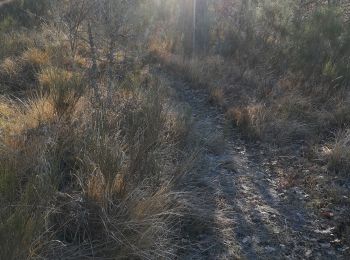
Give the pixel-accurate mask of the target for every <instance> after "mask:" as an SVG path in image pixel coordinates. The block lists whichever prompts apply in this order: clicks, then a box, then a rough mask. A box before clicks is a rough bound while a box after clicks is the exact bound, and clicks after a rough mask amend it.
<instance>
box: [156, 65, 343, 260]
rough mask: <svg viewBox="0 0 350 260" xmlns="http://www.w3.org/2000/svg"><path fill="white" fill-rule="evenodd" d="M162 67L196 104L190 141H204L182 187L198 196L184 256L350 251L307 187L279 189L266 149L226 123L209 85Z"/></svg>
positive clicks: (182, 96) (330, 255) (184, 102)
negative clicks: (312, 205)
mask: <svg viewBox="0 0 350 260" xmlns="http://www.w3.org/2000/svg"><path fill="white" fill-rule="evenodd" d="M156 74H157V76H158V77H161V78H162V80H163V81H165V82H166V84H168V85H169V86H170V87H171V89H173V92H174V97H175V98H174V99H175V101H174V102H177V103H178V106H187V107H189V109H190V110H191V113H192V118H193V123H192V132H193V134H192V137H191V138H193V139H194V140H192V141H191V142H193V143H199V144H202V147H203V148H202V153H201V154H200V156H199V157H200V158H199V160H198V163H197V164H198V166H197V167H196V169H195V170H194V171H193V173H191V174H190V175H189V176H188V177H187V180H186V185H185V186H186V187H185V188H184V190H186V191H187V192H188V193H190V194H192V196H191V199H189V201H188V202H187V203H188V205H191V206H190V207H191V210H190V211H189V214H188V220H187V221H185V223H184V227H183V233H184V234H183V237H184V238H183V239H182V246H183V247H182V249H181V250H180V251H179V259H349V258H347V257H346V256H345V251H342V248H336V247H335V246H334V240H335V238H334V237H333V236H332V228H331V227H329V226H327V224H326V222H324V221H323V220H322V219H319V218H317V217H316V216H315V215H314V214H313V211H312V210H311V209H308V208H306V205H305V204H306V203H305V197H307V194H305V193H303V191H301V190H299V189H292V190H290V191H288V192H287V191H286V192H281V191H280V189H279V188H278V183H277V182H276V178H274V173H273V172H270V170H269V167H268V166H266V163H264V162H265V161H266V155H265V153H264V151H262V149H260V148H259V146H258V145H252V144H249V145H248V144H246V142H245V141H244V140H243V139H242V138H241V137H240V134H239V133H238V131H237V130H236V129H233V128H230V127H229V126H228V125H227V123H226V122H225V119H224V115H223V114H222V113H221V112H220V111H219V110H218V109H216V108H214V107H212V106H210V105H209V104H208V96H207V94H206V93H205V91H203V90H195V89H193V88H191V87H190V86H189V85H188V84H186V83H185V82H184V81H182V80H179V79H177V78H176V77H174V76H172V75H170V74H167V73H165V72H162V71H160V70H159V69H158V70H157V73H156Z"/></svg>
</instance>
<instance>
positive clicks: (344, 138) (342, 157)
mask: <svg viewBox="0 0 350 260" xmlns="http://www.w3.org/2000/svg"><path fill="white" fill-rule="evenodd" d="M324 155H325V156H326V158H327V160H328V168H329V169H330V170H331V171H333V172H336V173H338V174H341V175H348V174H349V170H350V131H349V130H344V131H341V132H339V133H338V134H337V135H336V137H335V141H334V143H333V144H332V145H331V146H330V147H329V148H325V149H324Z"/></svg>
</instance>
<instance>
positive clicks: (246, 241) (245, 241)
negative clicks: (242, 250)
mask: <svg viewBox="0 0 350 260" xmlns="http://www.w3.org/2000/svg"><path fill="white" fill-rule="evenodd" d="M250 241H251V238H250V237H245V238H244V239H243V241H242V242H243V243H244V244H246V243H248V242H250Z"/></svg>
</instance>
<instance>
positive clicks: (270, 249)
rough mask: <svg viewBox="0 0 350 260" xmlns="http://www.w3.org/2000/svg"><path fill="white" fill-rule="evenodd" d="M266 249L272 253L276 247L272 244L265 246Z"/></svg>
mask: <svg viewBox="0 0 350 260" xmlns="http://www.w3.org/2000/svg"><path fill="white" fill-rule="evenodd" d="M265 250H266V251H267V252H268V253H272V252H275V251H276V248H274V247H272V246H267V247H265Z"/></svg>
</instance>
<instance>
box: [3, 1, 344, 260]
mask: <svg viewBox="0 0 350 260" xmlns="http://www.w3.org/2000/svg"><path fill="white" fill-rule="evenodd" d="M349 19H350V6H349V3H348V2H347V1H341V0H338V1H322V0H319V1H293V0H287V1H278V0H275V1H274V0H258V1H248V0H247V1H243V0H237V1H233V0H232V1H226V0H216V1H211V0H197V1H186V0H181V1H170V0H169V1H157V0H145V1H140V0H138V1H136V0H135V1H123V0H101V1H95V0H78V1H65V0H60V1H50V0H22V1H20V0H14V1H2V2H1V1H0V95H1V96H0V205H1V206H0V259H90V258H91V259H96V258H97V259H171V258H176V255H177V250H178V249H179V248H178V247H179V241H181V239H182V238H181V232H180V229H181V223H183V220H182V219H181V216H182V214H183V212H184V211H185V209H184V207H185V206H184V203H183V200H182V199H183V196H185V195H184V194H183V193H182V192H181V190H180V189H178V186H182V185H184V184H183V183H179V182H180V181H181V177H182V176H183V174H184V173H185V172H186V171H187V170H188V169H189V168H190V165H191V164H192V160H193V158H194V157H195V156H192V154H191V152H193V149H192V151H190V149H188V146H191V144H189V143H188V138H189V136H188V134H189V132H190V130H189V127H190V126H189V121H190V120H189V117H190V116H188V115H187V114H186V112H184V109H179V108H178V107H174V106H173V104H172V102H170V101H169V95H170V94H169V92H171V91H170V90H169V89H168V87H167V86H166V85H165V84H164V83H163V82H162V81H161V80H160V78H159V77H156V76H154V74H153V73H151V72H150V70H152V66H155V65H154V64H158V63H159V64H161V68H162V69H163V70H165V71H167V73H172V75H174V77H176V78H181V79H184V80H185V81H186V82H188V83H189V84H190V85H191V86H192V87H193V88H196V89H202V90H203V91H207V92H208V93H209V100H208V102H210V103H211V104H212V105H214V106H218V107H219V108H220V109H221V110H222V111H223V113H224V114H225V118H226V120H227V121H228V122H229V123H230V124H231V125H233V126H234V127H237V128H238V129H239V130H241V133H242V135H243V136H244V138H245V139H246V141H247V142H248V143H249V142H251V143H259V145H260V146H261V147H262V148H261V149H266V150H269V151H270V153H269V154H268V156H270V158H271V160H273V161H274V160H275V159H276V161H277V163H275V164H274V166H273V167H274V169H275V170H276V172H279V173H281V176H280V175H278V176H276V178H279V179H281V189H287V188H291V187H293V186H300V187H303V188H305V189H306V190H308V192H310V194H311V196H312V200H311V202H310V207H312V208H313V209H316V210H318V211H319V212H320V214H321V215H322V214H323V215H322V216H323V217H326V218H330V219H332V221H334V226H335V228H336V229H337V230H338V229H339V232H340V233H341V234H340V237H341V238H342V240H343V241H342V242H347V243H350V241H349V234H350V219H349V215H350V211H349V210H350V198H349V196H350V194H349V189H350V174H349V171H350V128H349V123H350V92H349V83H350V27H349V23H350V20H349ZM218 139H220V138H218ZM220 140H221V139H220ZM218 146H220V147H222V146H223V144H221V143H220V144H218ZM220 147H219V148H220Z"/></svg>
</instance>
